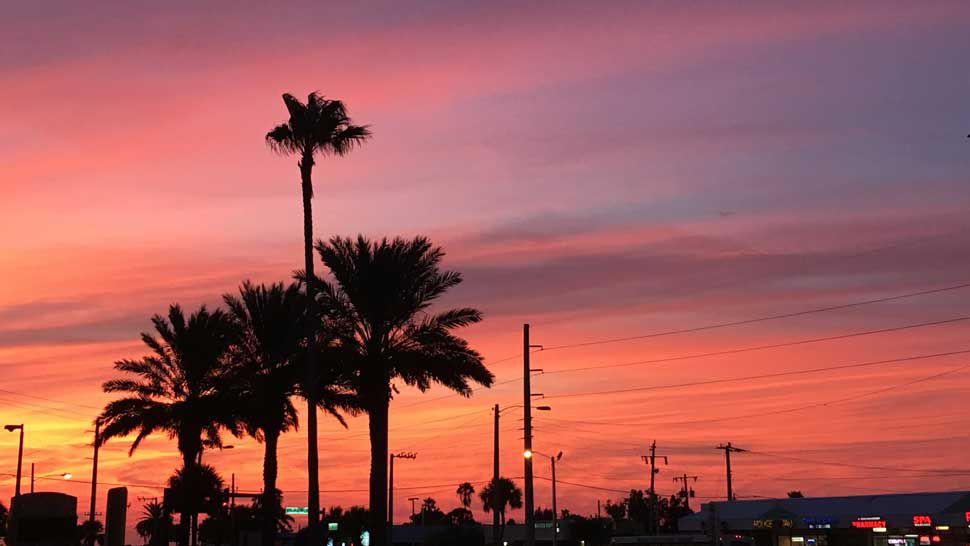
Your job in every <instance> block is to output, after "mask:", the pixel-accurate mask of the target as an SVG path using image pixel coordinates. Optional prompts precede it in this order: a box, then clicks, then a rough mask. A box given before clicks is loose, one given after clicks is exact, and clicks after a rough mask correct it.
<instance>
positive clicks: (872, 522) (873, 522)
mask: <svg viewBox="0 0 970 546" xmlns="http://www.w3.org/2000/svg"><path fill="white" fill-rule="evenodd" d="M852 526H853V527H855V528H856V529H878V528H880V527H885V526H886V520H882V519H862V520H859V519H857V520H855V521H853V522H852Z"/></svg>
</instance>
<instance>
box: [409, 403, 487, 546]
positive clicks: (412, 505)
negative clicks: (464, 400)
mask: <svg viewBox="0 0 970 546" xmlns="http://www.w3.org/2000/svg"><path fill="white" fill-rule="evenodd" d="M494 411H495V425H494V432H493V435H494V438H493V439H492V442H493V444H494V445H493V446H492V492H493V494H494V493H495V491H497V489H498V478H499V476H500V474H499V445H498V421H499V419H498V418H499V413H500V411H501V410H500V409H499V406H498V404H495V409H494ZM412 506H413V504H412ZM499 525H500V522H499V517H498V510H497V509H496V507H495V506H493V507H492V543H493V544H495V545H496V546H498V543H497V542H496V541H497V540H498V538H497V537H498V528H499Z"/></svg>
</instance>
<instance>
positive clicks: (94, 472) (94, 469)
mask: <svg viewBox="0 0 970 546" xmlns="http://www.w3.org/2000/svg"><path fill="white" fill-rule="evenodd" d="M100 448H101V420H100V419H95V420H94V459H93V461H92V463H91V509H90V512H91V514H90V516H88V517H89V521H91V522H92V523H93V522H94V517H95V516H94V513H95V512H96V510H95V505H96V504H97V498H98V497H97V495H98V450H99V449H100ZM93 540H94V539H93V537H92V539H91V542H92V543H93Z"/></svg>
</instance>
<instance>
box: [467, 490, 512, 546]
mask: <svg viewBox="0 0 970 546" xmlns="http://www.w3.org/2000/svg"><path fill="white" fill-rule="evenodd" d="M478 497H479V498H480V499H481V500H482V509H483V510H485V513H486V514H487V513H489V512H491V511H492V510H495V511H496V512H498V515H499V528H498V529H492V544H502V538H503V537H504V535H505V511H506V509H508V508H511V509H514V510H517V509H519V508H522V490H521V489H519V487H518V486H517V485H515V482H513V481H512V480H510V479H508V478H499V479H498V480H492V481H491V482H489V483H488V485H486V486H485V487H484V488H482V490H481V492H479V493H478Z"/></svg>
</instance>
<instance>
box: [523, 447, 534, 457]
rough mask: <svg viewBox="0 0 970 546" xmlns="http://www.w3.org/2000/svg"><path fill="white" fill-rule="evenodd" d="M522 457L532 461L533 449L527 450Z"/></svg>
mask: <svg viewBox="0 0 970 546" xmlns="http://www.w3.org/2000/svg"><path fill="white" fill-rule="evenodd" d="M522 456H523V457H525V458H526V459H531V458H532V450H531V449H527V450H525V452H524V453H522Z"/></svg>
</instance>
